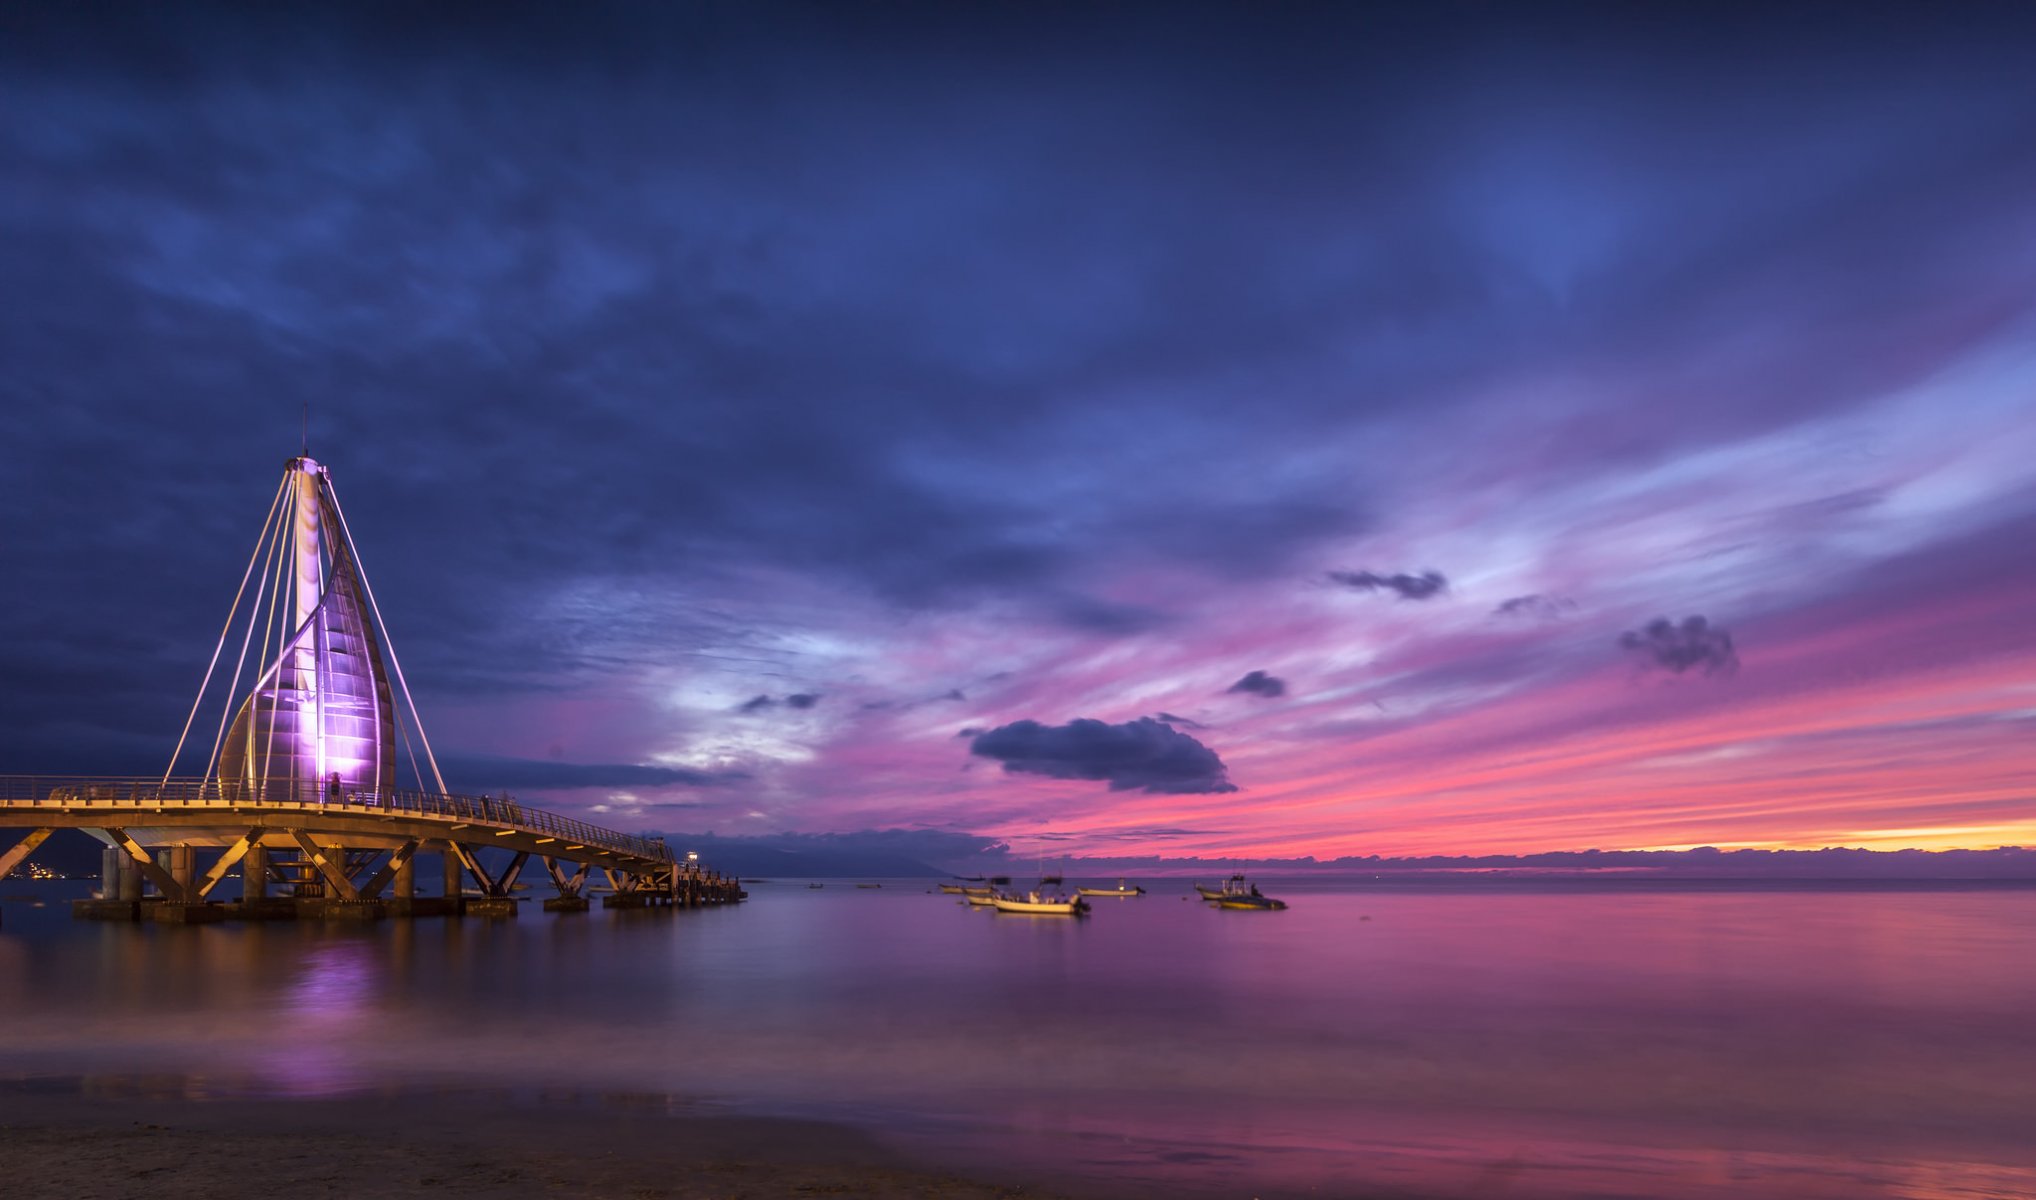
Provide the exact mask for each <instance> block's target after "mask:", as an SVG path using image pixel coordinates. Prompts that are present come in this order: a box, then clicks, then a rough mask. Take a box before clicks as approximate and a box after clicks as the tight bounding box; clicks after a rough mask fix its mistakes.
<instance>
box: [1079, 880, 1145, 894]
mask: <svg viewBox="0 0 2036 1200" xmlns="http://www.w3.org/2000/svg"><path fill="white" fill-rule="evenodd" d="M1075 892H1076V894H1077V895H1082V896H1143V895H1144V894H1145V889H1144V888H1142V887H1139V886H1138V885H1136V884H1133V885H1132V886H1130V887H1125V886H1124V881H1123V880H1121V879H1120V880H1118V881H1117V886H1116V887H1113V888H1076V889H1075Z"/></svg>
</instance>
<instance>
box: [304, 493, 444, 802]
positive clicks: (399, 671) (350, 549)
mask: <svg viewBox="0 0 2036 1200" xmlns="http://www.w3.org/2000/svg"><path fill="white" fill-rule="evenodd" d="M325 494H326V495H327V496H330V497H331V498H332V511H333V514H334V515H335V516H337V517H338V518H339V532H340V536H342V537H344V538H345V539H346V553H347V557H348V558H349V559H351V560H352V561H353V569H354V574H356V575H358V576H360V580H361V590H362V591H364V592H366V593H367V594H368V608H369V610H370V611H372V612H373V613H374V615H375V624H376V626H377V627H379V628H380V629H381V631H382V645H384V646H386V647H388V649H389V665H390V666H392V667H394V668H395V669H396V683H397V685H398V686H399V687H401V688H402V689H403V703H404V704H405V705H407V706H409V709H410V720H411V722H412V723H413V724H415V725H416V726H417V740H418V741H419V742H422V743H423V744H424V759H425V761H426V762H428V763H430V764H431V777H432V778H433V779H434V780H436V781H437V782H438V790H439V793H440V794H441V795H443V794H444V792H445V776H443V775H441V774H439V771H438V756H437V755H435V754H433V753H432V752H431V738H430V737H429V736H428V735H426V734H425V732H424V720H423V718H421V717H419V716H418V715H417V701H416V700H415V699H413V698H412V697H411V695H410V681H409V680H407V679H405V678H403V662H402V660H401V659H399V658H397V657H396V641H395V639H394V638H391V637H390V636H389V623H388V622H387V621H384V620H383V619H382V606H381V605H380V604H377V603H376V602H375V585H373V584H371V583H369V582H368V572H367V568H366V567H363V566H361V556H360V551H358V550H356V549H355V548H354V544H353V530H352V529H351V528H350V527H349V526H348V525H347V523H346V510H345V509H343V508H341V507H340V506H339V492H338V490H337V489H335V488H334V487H333V486H332V480H331V479H330V478H328V479H326V481H325ZM411 769H412V770H416V765H415V763H414V762H413V763H412V766H411ZM420 778H421V777H420Z"/></svg>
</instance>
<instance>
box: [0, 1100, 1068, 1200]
mask: <svg viewBox="0 0 2036 1200" xmlns="http://www.w3.org/2000/svg"><path fill="white" fill-rule="evenodd" d="M646 1106H647V1107H648V1106H649V1105H648V1102H647V1104H646ZM0 1146H4V1147H5V1148H6V1155H5V1161H4V1163H0V1194H5V1195H6V1196H8V1197H10V1198H12V1200H30V1198H37V1200H41V1198H48V1200H58V1198H63V1200H92V1198H97V1200H113V1198H116V1197H119V1198H125V1197H134V1196H142V1195H146V1196H148V1197H150V1198H151V1200H184V1198H189V1200H238V1198H240V1197H247V1198H249V1200H253V1198H254V1197H258V1196H259V1197H268V1196H273V1195H276V1194H279V1193H284V1194H288V1195H291V1196H299V1197H358V1196H418V1197H454V1196H504V1197H507V1196H518V1197H529V1196H561V1197H586V1198H588V1200H594V1198H596V1197H598V1198H600V1200H616V1198H628V1200H665V1198H670V1200H710V1198H711V1200H737V1198H742V1200H776V1198H779V1197H784V1198H786V1200H791V1198H798V1200H810V1198H811V1197H814V1196H829V1195H832V1196H868V1197H875V1198H878V1200H906V1198H912V1200H991V1198H993V1197H1001V1198H1009V1197H1021V1196H1022V1197H1044V1196H1049V1195H1050V1194H1051V1193H1049V1192H1045V1191H1041V1190H1038V1189H1036V1188H1028V1187H1023V1186H1018V1185H1016V1184H1010V1185H1000V1184H993V1183H986V1182H981V1181H972V1180H968V1179H963V1178H959V1177H957V1176H955V1175H951V1174H945V1173H942V1172H940V1171H938V1170H935V1169H930V1168H924V1167H921V1166H917V1165H915V1164H912V1163H910V1162H907V1161H905V1160H904V1158H903V1157H902V1156H900V1155H899V1154H897V1153H896V1152H895V1151H893V1150H891V1149H890V1148H888V1147H885V1146H883V1145H882V1144H880V1143H879V1141H878V1140H877V1139H876V1138H874V1137H872V1136H871V1135H869V1134H867V1133H864V1132H862V1131H860V1130H856V1129H853V1128H850V1127H848V1126H843V1125H833V1124H827V1123H823V1122H817V1121H800V1120H790V1119H777V1118H763V1117H731V1116H725V1115H702V1114H691V1113H686V1112H683V1111H681V1112H670V1111H664V1110H662V1109H655V1110H652V1111H642V1110H636V1109H632V1108H631V1107H630V1105H629V1103H628V1102H627V1101H621V1102H619V1103H612V1104H604V1105H602V1106H598V1107H584V1106H558V1105H552V1106H547V1105H537V1106H532V1105H525V1104H516V1103H510V1102H508V1101H506V1100H504V1099H500V1098H491V1097H486V1096H480V1097H477V1096H472V1095H454V1096H448V1097H445V1098H443V1099H433V1098H417V1097H398V1098H394V1099H390V1100H381V1099H374V1098H366V1099H348V1100H337V1101H335V1100H316V1101H303V1100H289V1101H281V1102H264V1101H254V1100H198V1101H193V1100H189V1099H184V1098H181V1097H178V1098H160V1097H155V1098H152V1097H147V1096H135V1095H116V1096H94V1095H80V1094H75V1093H73V1094H63V1093H35V1092H0Z"/></svg>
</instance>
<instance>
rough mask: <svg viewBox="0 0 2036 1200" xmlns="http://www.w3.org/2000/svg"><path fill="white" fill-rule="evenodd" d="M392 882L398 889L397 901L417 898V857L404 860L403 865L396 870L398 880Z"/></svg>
mask: <svg viewBox="0 0 2036 1200" xmlns="http://www.w3.org/2000/svg"><path fill="white" fill-rule="evenodd" d="M392 882H393V883H394V884H395V887H396V899H398V900H414V899H416V898H417V860H416V858H415V857H411V858H406V859H404V860H403V862H402V864H401V865H400V866H398V867H397V868H396V878H395V879H394V880H393V881H392Z"/></svg>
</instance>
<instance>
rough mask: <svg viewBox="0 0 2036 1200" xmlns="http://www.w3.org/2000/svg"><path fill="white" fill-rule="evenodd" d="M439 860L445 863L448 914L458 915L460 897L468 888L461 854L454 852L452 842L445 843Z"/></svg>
mask: <svg viewBox="0 0 2036 1200" xmlns="http://www.w3.org/2000/svg"><path fill="white" fill-rule="evenodd" d="M438 857H439V861H440V862H442V863H444V864H445V898H446V902H447V904H446V907H447V915H448V916H458V915H459V912H460V899H461V897H462V896H463V895H464V894H465V892H466V890H467V884H466V876H465V875H464V874H463V873H462V870H463V869H462V868H461V866H460V856H459V855H458V854H456V853H454V852H453V848H452V843H451V842H447V843H445V849H443V850H441V851H440V852H439V855H438Z"/></svg>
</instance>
